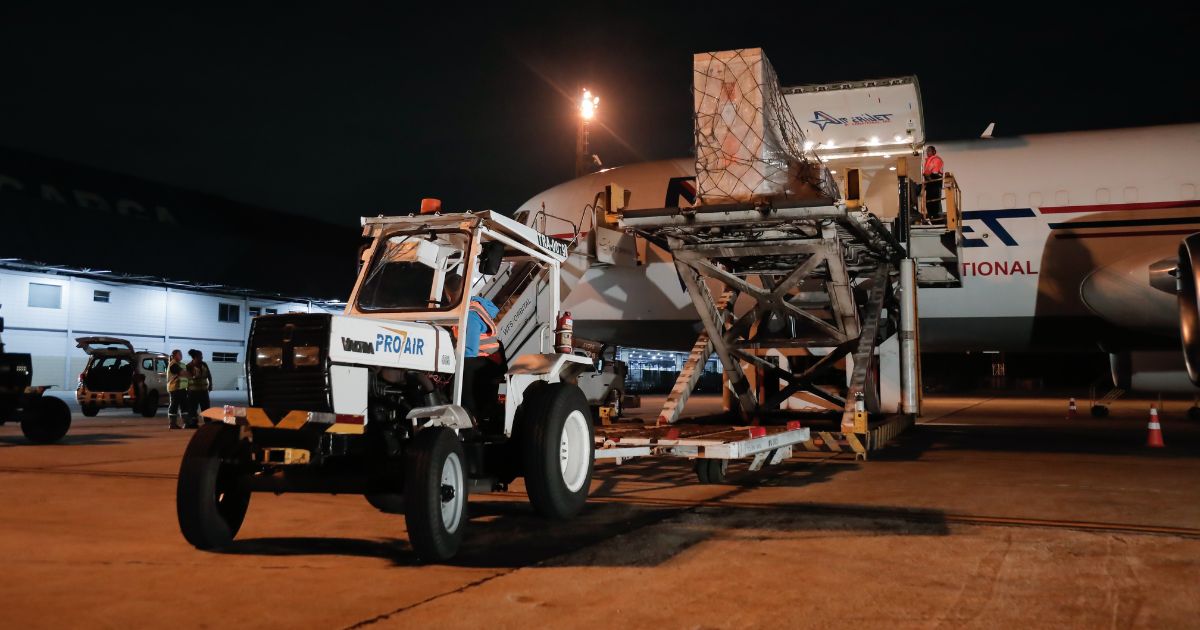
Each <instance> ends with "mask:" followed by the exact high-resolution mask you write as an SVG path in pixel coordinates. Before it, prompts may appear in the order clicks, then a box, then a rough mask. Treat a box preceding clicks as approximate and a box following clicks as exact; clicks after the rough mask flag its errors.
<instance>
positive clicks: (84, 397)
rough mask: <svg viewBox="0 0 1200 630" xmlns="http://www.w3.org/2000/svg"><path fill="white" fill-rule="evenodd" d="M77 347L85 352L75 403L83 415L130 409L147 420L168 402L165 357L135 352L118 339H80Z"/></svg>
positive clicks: (123, 340) (154, 353)
mask: <svg viewBox="0 0 1200 630" xmlns="http://www.w3.org/2000/svg"><path fill="white" fill-rule="evenodd" d="M75 342H76V344H77V346H78V347H79V348H82V349H83V351H84V352H86V353H88V356H89V358H88V363H87V366H86V367H84V368H83V372H82V373H81V374H80V375H79V386H78V387H77V388H76V389H75V400H77V401H79V406H80V408H81V409H82V410H83V415H85V416H88V417H92V416H95V415H96V414H98V413H100V410H101V409H103V408H105V407H129V408H132V409H134V410H135V411H137V412H138V413H140V414H142V415H143V416H145V417H147V418H153V417H154V416H155V414H157V413H158V408H159V407H160V406H161V405H163V404H166V402H167V398H168V397H167V355H165V354H163V353H161V352H151V351H149V350H134V349H133V344H131V343H129V341H127V340H125V339H119V338H117V337H79V338H77V339H75Z"/></svg>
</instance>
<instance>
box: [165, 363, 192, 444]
mask: <svg viewBox="0 0 1200 630" xmlns="http://www.w3.org/2000/svg"><path fill="white" fill-rule="evenodd" d="M190 376H191V372H190V371H189V370H188V367H187V366H186V365H184V363H183V353H182V352H180V351H179V350H172V351H171V361H170V362H169V363H168V364H167V395H168V396H170V397H171V406H170V407H167V420H168V422H169V424H168V426H169V427H170V428H172V429H182V428H183V415H184V414H186V413H187V412H188V382H189V378H190Z"/></svg>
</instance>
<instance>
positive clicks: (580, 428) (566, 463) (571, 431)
mask: <svg viewBox="0 0 1200 630" xmlns="http://www.w3.org/2000/svg"><path fill="white" fill-rule="evenodd" d="M592 446H593V445H592V442H591V436H589V435H588V430H587V419H586V418H584V417H583V412H581V411H572V412H571V414H570V415H568V416H567V419H566V421H565V422H563V429H562V435H561V436H560V437H559V440H558V465H559V468H560V470H561V471H562V476H563V483H564V484H566V486H567V490H569V491H571V492H579V489H580V488H582V487H583V484H584V483H586V482H587V473H588V465H589V464H591V457H592Z"/></svg>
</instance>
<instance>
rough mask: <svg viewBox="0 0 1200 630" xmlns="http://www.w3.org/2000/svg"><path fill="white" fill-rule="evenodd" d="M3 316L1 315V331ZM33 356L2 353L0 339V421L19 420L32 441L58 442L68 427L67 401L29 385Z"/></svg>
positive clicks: (69, 423)
mask: <svg viewBox="0 0 1200 630" xmlns="http://www.w3.org/2000/svg"><path fill="white" fill-rule="evenodd" d="M3 331H4V318H2V317H0V332H3ZM32 382H33V359H32V358H31V357H30V356H29V355H28V354H25V353H16V352H5V351H4V342H2V341H0V424H4V423H5V422H7V421H8V420H19V421H20V422H21V432H22V433H24V434H25V437H26V438H28V439H29V440H30V441H32V442H37V443H39V444H50V443H52V442H57V441H59V440H61V439H62V437H63V436H64V435H66V434H67V430H69V429H70V428H71V409H70V408H69V407H67V403H65V402H63V401H62V400H59V399H58V398H54V397H52V396H44V395H43V394H45V392H46V390H47V389H48V388H47V387H40V386H32Z"/></svg>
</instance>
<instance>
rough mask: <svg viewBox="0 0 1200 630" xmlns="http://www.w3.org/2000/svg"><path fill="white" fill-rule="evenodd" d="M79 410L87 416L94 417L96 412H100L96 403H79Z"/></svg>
mask: <svg viewBox="0 0 1200 630" xmlns="http://www.w3.org/2000/svg"><path fill="white" fill-rule="evenodd" d="M79 410H80V411H81V412H83V415H85V416H87V417H89V418H95V417H96V414H98V413H100V407H98V406H96V405H80V406H79Z"/></svg>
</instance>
